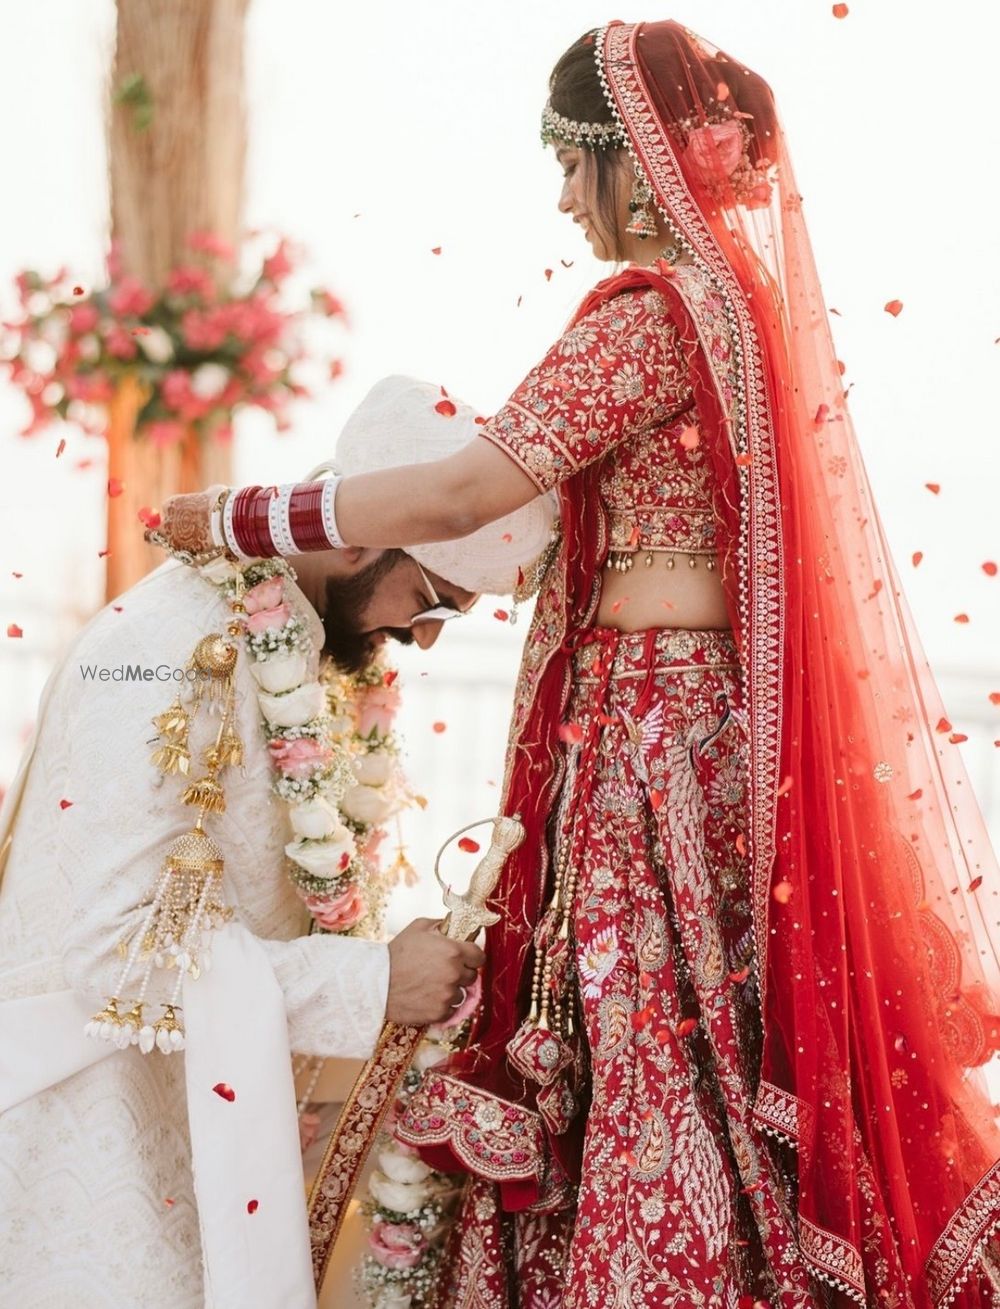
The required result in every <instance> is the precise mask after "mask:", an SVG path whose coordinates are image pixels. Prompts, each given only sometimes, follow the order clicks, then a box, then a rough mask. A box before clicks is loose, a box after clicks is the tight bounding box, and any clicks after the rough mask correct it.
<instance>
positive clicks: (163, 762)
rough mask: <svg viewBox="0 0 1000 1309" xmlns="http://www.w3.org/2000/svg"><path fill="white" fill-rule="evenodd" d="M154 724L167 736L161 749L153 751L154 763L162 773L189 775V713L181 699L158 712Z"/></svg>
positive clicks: (162, 735) (160, 732)
mask: <svg viewBox="0 0 1000 1309" xmlns="http://www.w3.org/2000/svg"><path fill="white" fill-rule="evenodd" d="M153 726H154V727H155V728H156V730H157V731H158V732H159V734H160V736H161V737H165V738H166V739H165V740H164V742H163V744H162V745H161V746H160V747H159V749H157V750H155V751H154V752H153V756H152V763H153V767H154V768H158V769H159V770H160V772H161V773H166V774H167V775H168V776H174V775H176V774H177V773H183V774H184V776H185V777H186V776H187V772H188V768H189V767H190V765H191V756H190V754H189V753H188V727H189V721H188V715H187V711H186V710H185V709H184V706H183V705H182V704H181V702H180V700H179V699H178V700H175V701H174V703H173V704H172V705H171V706H170V708H169V709H165V710H164V711H163V713H162V714H157V715H156V717H155V718H154V719H153Z"/></svg>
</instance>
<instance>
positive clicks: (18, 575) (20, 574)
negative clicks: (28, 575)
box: [11, 573, 24, 577]
mask: <svg viewBox="0 0 1000 1309" xmlns="http://www.w3.org/2000/svg"><path fill="white" fill-rule="evenodd" d="M23 576H24V574H23V573H11V577H23Z"/></svg>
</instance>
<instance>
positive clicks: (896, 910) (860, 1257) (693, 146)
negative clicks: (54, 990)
mask: <svg viewBox="0 0 1000 1309" xmlns="http://www.w3.org/2000/svg"><path fill="white" fill-rule="evenodd" d="M595 57H596V58H597V60H598V67H599V70H600V72H601V77H602V81H603V84H604V87H605V91H606V94H607V98H608V102H609V104H610V106H611V107H612V109H613V111H614V113H615V116H616V118H617V119H618V121H619V122H620V124H621V126H622V127H623V128H624V130H625V133H626V134H627V139H628V148H629V150H630V152H631V154H632V155H633V157H634V159H635V161H636V162H637V163H639V164H640V165H641V167H642V169H643V171H644V172H645V174H646V176H647V178H648V180H649V182H650V184H651V186H652V187H653V190H654V194H655V198H656V203H657V205H658V208H659V209H660V211H661V213H662V215H663V217H664V219H665V220H666V222H667V223H668V224H669V227H670V228H671V229H672V231H673V233H674V235H675V236H676V238H677V240H678V241H679V243H680V245H681V246H682V247H683V249H684V250H685V251H686V253H687V256H688V259H689V260H690V261H692V263H693V269H692V267H691V265H690V264H689V265H688V267H685V265H684V264H683V263H682V264H679V265H677V266H676V268H675V269H674V270H673V271H672V272H671V270H670V269H669V268H664V267H661V270H660V273H657V272H653V273H645V272H641V271H639V270H629V271H627V272H626V273H625V274H623V275H621V277H620V278H619V279H612V281H611V282H610V283H608V284H606V286H605V287H604V288H599V289H598V295H600V294H602V293H603V294H608V293H610V292H613V291H614V290H616V289H618V288H619V287H620V286H622V285H624V284H626V283H627V282H628V280H630V279H634V278H649V280H653V281H655V282H660V284H661V289H662V290H663V291H664V293H665V294H666V295H667V296H668V298H669V300H670V303H671V304H672V306H673V310H674V312H675V313H677V314H679V315H687V316H688V317H689V319H690V321H691V323H692V324H693V326H694V328H695V331H696V332H697V336H698V339H699V340H700V342H701V346H702V349H701V350H699V351H698V352H697V357H695V358H693V359H692V370H693V373H694V377H695V382H696V388H697V394H698V400H699V412H700V416H701V425H702V441H703V444H704V445H705V447H706V448H707V449H709V450H710V452H711V455H712V458H713V462H714V465H715V469H716V472H717V481H718V486H719V491H720V493H719V511H720V516H721V517H722V519H723V520H724V533H723V550H722V553H723V563H724V569H725V571H724V577H725V580H726V583H727V594H728V596H729V599H730V607H731V612H732V619H733V627H734V630H735V631H736V633H737V635H738V638H739V641H740V649H741V657H742V663H743V676H744V693H745V699H744V702H745V704H746V705H747V706H748V709H749V715H750V724H751V760H750V777H751V800H750V805H749V811H748V814H747V833H746V840H747V845H748V850H749V855H750V865H751V870H752V887H753V904H754V919H755V936H756V961H755V962H756V972H757V980H758V987H759V995H760V1004H761V1016H762V1022H763V1028H764V1038H765V1040H764V1054H763V1064H762V1069H761V1079H760V1085H759V1089H758V1094H757V1098H756V1105H755V1118H756V1121H757V1122H758V1124H759V1125H760V1127H761V1129H762V1130H765V1131H767V1132H769V1133H772V1134H773V1135H775V1136H777V1137H780V1138H781V1139H783V1140H785V1141H786V1142H788V1143H790V1144H791V1145H792V1146H794V1147H795V1150H796V1153H797V1161H798V1178H799V1209H798V1220H799V1238H800V1245H801V1248H802V1250H803V1253H804V1254H805V1256H806V1257H807V1259H808V1260H809V1262H810V1263H811V1265H812V1266H813V1268H814V1270H815V1271H816V1273H817V1275H818V1276H820V1277H821V1278H822V1279H823V1280H825V1281H827V1282H828V1283H830V1284H832V1285H834V1286H837V1287H838V1288H839V1289H840V1290H841V1291H842V1292H843V1293H844V1294H845V1295H846V1296H847V1297H848V1298H850V1299H851V1300H853V1301H856V1302H857V1303H859V1304H882V1303H883V1302H885V1303H892V1304H895V1305H903V1304H906V1303H907V1302H906V1301H904V1300H902V1299H892V1300H885V1293H883V1295H882V1296H881V1297H880V1295H879V1290H880V1288H884V1287H886V1286H892V1287H898V1286H900V1285H903V1284H904V1283H908V1284H909V1287H910V1294H911V1295H912V1304H913V1305H915V1306H920V1307H921V1309H925V1307H927V1309H929V1307H930V1306H934V1307H935V1309H937V1307H939V1306H943V1305H947V1304H950V1303H952V1302H953V1301H955V1300H956V1299H958V1298H959V1297H960V1296H961V1295H962V1288H963V1286H964V1285H965V1284H966V1282H967V1279H969V1278H970V1275H971V1274H972V1273H973V1272H974V1271H976V1270H977V1267H978V1272H979V1274H980V1275H981V1276H985V1277H986V1278H987V1279H990V1280H992V1281H993V1284H994V1286H998V1287H1000V1274H998V1272H997V1269H998V1268H1000V1265H992V1262H991V1259H990V1256H989V1255H987V1264H988V1265H990V1266H989V1267H988V1268H987V1269H986V1270H985V1271H984V1265H982V1264H979V1265H977V1260H980V1258H981V1256H982V1255H983V1252H984V1249H988V1243H989V1242H990V1238H991V1236H992V1234H993V1232H994V1230H995V1229H996V1228H997V1227H1000V1162H998V1161H1000V1132H998V1130H997V1126H996V1122H995V1115H994V1107H993V1106H992V1105H991V1103H990V1099H989V1096H988V1094H987V1092H986V1089H985V1082H984V1079H983V1078H982V1074H981V1072H980V1071H976V1070H979V1069H981V1066H982V1065H984V1064H985V1063H986V1062H987V1061H988V1060H990V1059H991V1058H992V1057H993V1055H994V1053H995V1052H996V1050H997V1049H1000V1019H998V1018H997V1015H1000V914H998V912H997V905H998V897H1000V872H998V868H997V864H996V860H995V857H994V854H993V852H992V850H991V847H990V844H989V840H988V837H987V835H986V833H985V830H984V828H983V824H982V819H981V817H980V814H979V811H978V809H977V807H976V803H975V800H974V797H973V795H972V792H971V788H970V786H969V783H968V780H967V777H966V774H965V770H964V767H963V764H962V761H961V758H960V755H959V751H958V748H957V744H956V743H955V742H954V741H953V740H952V739H950V737H951V733H950V728H949V727H948V725H947V721H946V719H945V716H944V711H943V707H942V705H941V702H940V698H939V696H938V693H937V690H936V688H935V686H934V682H933V679H932V677H931V674H930V671H929V668H928V665H927V663H926V660H925V658H924V656H923V654H922V651H921V648H920V644H919V641H918V638H917V634H916V631H915V628H914V625H913V621H912V619H911V617H910V615H909V612H908V610H907V607H906V604H905V601H904V599H903V596H902V592H901V589H900V584H899V579H898V576H897V574H896V571H895V568H894V566H893V563H892V560H891V558H890V556H889V552H888V549H887V547H886V543H885V538H884V535H883V531H882V527H881V524H880V522H879V518H878V513H877V511H876V509H875V506H874V504H873V502H872V498H871V493H870V490H869V486H868V482H867V478H866V474H865V471H864V467H863V464H862V461H861V457H860V454H859V451H858V447H857V443H856V440H855V437H854V432H853V428H852V424H851V419H850V415H849V413H848V410H847V406H846V403H845V397H844V392H843V386H842V382H841V377H840V372H839V367H838V364H837V360H836V355H835V351H834V347H833V342H832V339H831V336H830V332H829V326H828V322H827V317H826V311H825V308H824V302H823V298H822V294H821V291H820V286H819V281H818V278H817V274H816V270H815V266H814V263H813V258H812V252H811V247H810V243H809V238H808V234H807V231H806V227H805V223H804V220H803V215H802V208H801V203H800V197H799V195H798V193H797V191H796V188H795V182H794V178H793V175H792V171H791V166H790V162H789V157H788V152H787V149H786V145H785V139H784V136H783V134H782V131H781V128H780V125H779V123H778V120H777V116H776V113H775V109H774V104H773V99H772V97H771V93H770V91H769V89H768V87H767V86H766V85H765V83H764V82H763V81H762V80H761V79H760V78H759V77H757V76H756V75H755V74H753V73H752V72H750V71H749V70H747V69H745V68H744V67H743V66H742V65H740V64H738V63H737V62H735V61H733V60H731V59H729V58H728V57H727V56H726V55H724V54H722V53H721V52H719V51H717V50H714V49H711V48H709V47H708V46H707V45H706V44H705V43H704V42H702V41H701V40H700V39H699V38H697V37H695V36H694V35H693V34H691V33H690V32H688V31H687V30H686V29H684V28H683V27H681V26H679V25H678V24H675V23H672V22H662V23H651V24H638V25H627V24H621V23H614V24H612V25H610V26H609V27H608V28H607V29H605V30H604V31H603V32H601V33H600V34H599V35H597V36H595ZM692 272H697V276H695V275H692ZM661 277H662V282H661ZM591 303H592V302H591ZM588 307H590V306H589V305H584V306H583V308H582V309H581V313H582V312H585V311H586V309H587V308H588ZM590 476H591V474H589V473H584V474H582V475H579V476H577V477H576V478H574V479H572V481H571V482H570V483H568V484H566V486H565V487H564V493H563V520H564V528H565V537H566V549H565V554H564V558H563V560H562V569H563V571H562V573H561V575H560V577H559V578H557V579H555V580H552V581H550V583H549V584H548V586H547V588H546V589H544V590H543V592H542V594H541V596H540V598H539V604H538V611H537V614H536V619H535V624H534V627H533V630H532V633H531V635H530V637H529V642H528V647H527V650H526V655H525V664H524V667H523V669H522V678H521V683H520V685H519V692H518V702H517V704H516V706H515V720H514V729H513V735H512V741H511V754H510V757H509V765H508V778H507V787H506V799H505V811H506V812H508V813H514V812H518V813H520V814H521V816H522V819H523V820H524V821H525V825H526V828H527V831H528V840H527V841H526V842H525V845H524V846H523V847H522V849H521V851H520V852H518V854H517V855H516V856H515V857H514V858H512V859H511V861H510V864H509V867H508V870H507V872H506V874H505V879H504V884H503V885H502V886H501V888H500V892H499V894H500V897H501V900H502V903H503V907H504V910H505V918H504V922H503V923H502V924H501V925H499V926H498V927H497V928H496V929H493V930H492V931H491V933H490V939H489V942H488V955H489V962H488V965H487V976H486V985H485V987H484V993H485V996H486V1001H485V1005H484V1009H483V1011H482V1013H481V1016H480V1019H479V1022H478V1026H477V1029H476V1031H475V1033H474V1042H475V1043H474V1045H473V1046H472V1047H471V1048H470V1049H469V1050H468V1051H467V1052H466V1053H465V1055H463V1056H461V1057H460V1058H459V1059H458V1060H457V1061H456V1062H455V1064H454V1065H453V1070H454V1071H455V1072H456V1073H457V1074H458V1075H459V1076H460V1077H462V1078H463V1079H464V1080H466V1081H468V1082H470V1083H473V1084H477V1085H479V1086H481V1087H485V1088H487V1089H489V1090H490V1091H493V1092H495V1093H498V1094H500V1095H503V1096H506V1097H510V1098H512V1099H515V1100H518V1101H522V1102H523V1101H525V1100H526V1099H529V1097H528V1095H526V1092H525V1087H524V1085H523V1084H522V1083H521V1082H520V1081H519V1079H517V1078H516V1077H515V1076H514V1075H513V1073H512V1071H511V1070H510V1068H509V1067H508V1066H507V1065H506V1061H505V1057H504V1049H503V1047H504V1045H505V1043H506V1041H507V1039H509V1037H510V1036H511V1034H512V1033H513V1031H514V1029H515V1027H516V1026H517V1022H518V1021H519V1019H520V1017H522V1016H523V1013H524V1010H525V1008H526V1004H525V980H526V979H525V961H526V958H527V955H528V951H529V948H530V938H531V928H532V925H533V924H534V923H535V922H536V921H537V918H538V915H539V912H540V906H541V903H542V897H543V893H544V882H545V872H546V865H545V855H544V845H545V830H546V822H547V819H548V816H549V813H550V809H551V804H552V799H553V796H554V794H555V791H556V789H557V785H558V782H559V780H560V777H561V766H560V751H559V746H558V741H557V735H556V729H557V726H558V722H559V718H560V715H561V712H562V706H563V704H564V703H565V694H566V687H567V667H568V656H567V654H566V642H565V637H566V635H567V633H571V632H573V631H574V630H575V629H578V628H580V627H585V626H586V625H587V624H588V623H589V622H590V621H591V619H592V615H593V606H594V601H595V597H596V594H597V586H598V578H599V568H600V564H601V563H602V562H603V557H604V555H605V553H606V548H607V547H606V542H605V541H604V539H603V526H602V524H601V523H600V522H599V521H595V520H596V519H598V517H599V516H598V515H595V514H594V513H593V510H592V508H591V511H590V512H589V513H586V512H584V506H585V503H589V504H590V505H591V506H593V504H594V498H593V492H592V488H591V490H590V493H589V494H588V488H589V486H590ZM553 1145H554V1147H555V1148H556V1150H557V1152H558V1154H559V1157H560V1158H561V1161H562V1163H563V1164H564V1166H565V1167H566V1169H567V1170H568V1171H569V1172H570V1173H572V1172H573V1169H574V1160H575V1157H576V1153H577V1149H578V1142H575V1141H574V1140H568V1141H567V1140H565V1139H559V1140H556V1141H553ZM428 1157H429V1156H428ZM503 1193H504V1202H505V1204H506V1206H507V1207H508V1208H518V1207H522V1206H523V1204H525V1203H530V1202H531V1199H532V1198H533V1196H532V1195H531V1194H530V1188H528V1191H527V1192H525V1191H522V1190H519V1187H518V1185H506V1186H505V1187H504V1188H503ZM873 1196H877V1197H878V1198H879V1201H878V1203H872V1197H873ZM880 1210H881V1211H882V1212H883V1216H882V1217H881V1218H880V1217H879V1211H880ZM886 1218H887V1220H888V1227H887V1226H886V1221H885V1220H886ZM978 1280H979V1279H978V1278H977V1279H976V1282H977V1283H978ZM961 1302H962V1303H965V1304H969V1305H970V1306H971V1305H972V1304H977V1305H978V1304H980V1303H982V1301H981V1299H980V1298H979V1296H978V1294H977V1293H976V1292H974V1291H973V1283H969V1285H968V1287H967V1296H966V1298H963V1299H962V1300H961Z"/></svg>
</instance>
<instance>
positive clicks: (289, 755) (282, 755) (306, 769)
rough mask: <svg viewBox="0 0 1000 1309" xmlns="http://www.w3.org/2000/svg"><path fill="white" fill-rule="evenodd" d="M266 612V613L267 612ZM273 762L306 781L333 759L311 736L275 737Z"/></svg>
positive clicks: (268, 744) (272, 754)
mask: <svg viewBox="0 0 1000 1309" xmlns="http://www.w3.org/2000/svg"><path fill="white" fill-rule="evenodd" d="M265 612H266V611H265ZM267 746H268V749H269V750H270V752H271V762H272V763H273V764H274V765H275V767H276V768H279V769H280V770H281V772H283V773H284V775H285V776H286V777H294V778H295V779H296V781H300V782H301V781H305V779H306V778H308V777H312V775H313V773H314V772H316V770H317V769H318V768H323V767H325V766H326V765H327V764H328V763H329V762H330V760H331V758H332V757H333V756H332V755H331V753H330V750H329V749H328V748H327V747H326V746H325V745H323V744H321V742H319V741H317V740H315V739H314V738H313V737H311V736H300V737H299V738H298V740H296V741H286V740H284V739H283V738H281V737H275V738H273V739H272V740H270V741H268V743H267Z"/></svg>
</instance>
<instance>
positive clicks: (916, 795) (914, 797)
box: [906, 786, 924, 800]
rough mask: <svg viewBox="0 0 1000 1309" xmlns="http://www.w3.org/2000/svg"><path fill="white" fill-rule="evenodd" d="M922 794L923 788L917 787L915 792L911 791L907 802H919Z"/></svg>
mask: <svg viewBox="0 0 1000 1309" xmlns="http://www.w3.org/2000/svg"><path fill="white" fill-rule="evenodd" d="M923 793H924V788H923V787H922V786H918V787H917V789H916V790H915V791H911V792H910V794H909V795H908V796H907V797H906V798H907V800H919V799H920V797H921V796H922V795H923Z"/></svg>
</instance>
